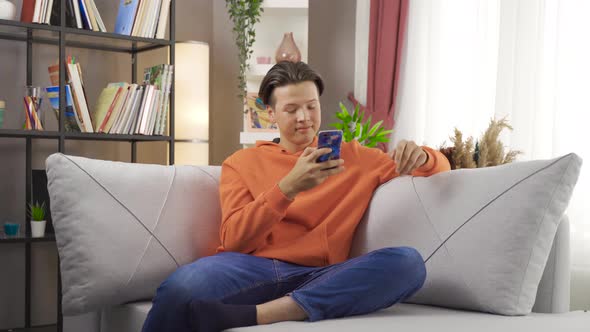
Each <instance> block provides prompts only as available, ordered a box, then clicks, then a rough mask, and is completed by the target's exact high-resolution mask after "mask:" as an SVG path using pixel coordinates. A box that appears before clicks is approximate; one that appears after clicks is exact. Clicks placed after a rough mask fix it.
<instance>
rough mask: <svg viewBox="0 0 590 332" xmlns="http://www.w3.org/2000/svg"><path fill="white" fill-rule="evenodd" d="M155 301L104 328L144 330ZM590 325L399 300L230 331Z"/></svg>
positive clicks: (578, 315)
mask: <svg viewBox="0 0 590 332" xmlns="http://www.w3.org/2000/svg"><path fill="white" fill-rule="evenodd" d="M150 308H151V303H150V302H140V303H130V304H128V305H123V306H117V307H113V308H109V309H107V310H104V311H103V313H102V323H101V332H120V331H126V332H140V331H141V327H142V325H143V321H144V320H145V318H146V316H147V313H148V312H149V309H150ZM589 325H590V313H588V312H583V311H576V312H568V313H562V314H539V313H532V314H531V315H528V316H526V317H506V316H498V315H489V314H484V313H478V312H469V311H461V310H453V309H445V308H436V307H431V306H425V305H416V304H396V305H394V306H393V307H390V308H387V309H385V310H381V311H377V312H375V313H372V314H368V315H363V316H354V317H346V318H341V319H329V320H324V321H319V322H313V323H309V322H282V323H275V324H270V325H261V326H252V327H242V328H234V329H229V330H225V331H226V332H264V331H269V332H283V331H284V332H291V331H298V332H299V331H301V332H306V331H309V332H315V331H317V332H358V331H371V332H391V331H404V332H414V331H416V332H423V331H436V332H447V331H448V332H459V331H465V332H473V331H477V332H488V331H489V332H498V331H502V332H511V331H514V332H520V331H535V332H553V331H555V330H556V326H559V327H560V330H561V331H572V332H574V331H580V332H582V331H584V332H586V331H587V329H588V326H589Z"/></svg>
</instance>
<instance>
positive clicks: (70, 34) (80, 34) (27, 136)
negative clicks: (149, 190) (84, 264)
mask: <svg viewBox="0 0 590 332" xmlns="http://www.w3.org/2000/svg"><path fill="white" fill-rule="evenodd" d="M54 1H59V2H60V25H57V26H52V25H44V24H37V23H23V22H19V21H11V20H2V19H0V39H3V40H14V41H22V42H24V43H26V84H27V85H32V82H33V72H32V71H33V70H32V67H33V51H34V48H33V46H34V45H35V44H49V45H56V46H57V47H58V48H59V53H58V54H59V68H60V71H59V86H60V91H65V88H64V87H65V85H66V72H65V70H64V68H65V58H66V48H67V47H75V48H82V49H92V50H97V51H102V52H118V53H124V54H128V55H129V57H130V66H131V82H132V83H137V74H138V72H137V56H138V55H139V54H141V53H142V52H146V51H150V50H154V49H159V48H167V49H168V52H169V59H170V61H169V64H171V65H173V64H174V57H175V42H176V39H175V2H176V1H175V0H171V1H170V13H169V22H168V24H169V38H168V39H155V38H153V39H152V38H143V37H134V36H126V35H120V34H115V33H108V32H98V31H90V30H83V29H76V28H70V27H66V26H65V22H66V20H65V17H66V6H65V4H66V1H67V0H54ZM0 52H1V51H0ZM169 102H170V106H169V107H170V111H169V120H168V135H167V136H148V135H121V134H98V133H77V132H66V131H65V117H63V116H60V117H59V121H58V130H57V131H33V130H20V129H0V139H2V138H21V139H24V140H25V143H26V152H25V160H26V170H25V174H26V175H25V177H26V179H25V193H26V194H25V196H26V200H25V202H23V204H22V208H23V209H24V210H25V211H26V208H27V202H30V201H31V199H32V172H33V170H32V158H33V148H32V141H33V140H37V139H46V140H55V141H56V142H57V150H56V152H61V153H67V151H66V149H65V141H66V140H91V141H119V142H128V143H129V144H131V162H136V161H137V143H138V142H167V143H168V163H169V164H170V165H172V164H174V74H173V78H172V87H171V89H170V100H169ZM65 108H66V103H65V93H60V94H59V110H60V112H59V114H60V115H62V114H64V113H65ZM25 216H26V212H25ZM24 225H25V227H24V234H22V235H21V236H19V237H10V238H8V237H6V236H4V235H3V234H2V235H0V245H2V244H4V243H22V244H24V246H25V301H24V302H25V308H24V311H25V319H24V323H25V325H24V326H22V327H14V328H15V329H20V328H25V329H30V328H35V326H31V244H32V243H38V242H55V234H52V233H49V234H46V235H45V236H44V237H42V238H32V237H31V230H30V224H29V220H28V218H27V217H25V222H24ZM57 271H58V276H57V280H58V284H57V290H58V292H57V293H58V294H57V318H56V324H55V325H54V326H53V328H55V330H56V331H62V330H63V316H62V312H61V276H60V271H59V258H58V267H57ZM43 327H44V328H47V326H46V325H44V326H43ZM11 330H12V329H10V330H8V331H11Z"/></svg>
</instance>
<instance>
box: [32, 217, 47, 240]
mask: <svg viewBox="0 0 590 332" xmlns="http://www.w3.org/2000/svg"><path fill="white" fill-rule="evenodd" d="M45 223H46V222H45V220H41V221H32V220H31V236H32V237H43V236H45Z"/></svg>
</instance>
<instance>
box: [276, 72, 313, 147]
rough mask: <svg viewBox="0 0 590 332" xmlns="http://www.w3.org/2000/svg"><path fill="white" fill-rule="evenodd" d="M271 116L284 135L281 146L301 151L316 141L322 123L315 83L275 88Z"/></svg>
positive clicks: (309, 82) (282, 135) (307, 82)
mask: <svg viewBox="0 0 590 332" xmlns="http://www.w3.org/2000/svg"><path fill="white" fill-rule="evenodd" d="M273 96H274V101H275V106H274V109H273V108H271V110H270V111H271V116H272V117H273V118H274V120H275V121H276V123H277V125H278V127H279V131H280V133H281V145H284V146H286V147H287V148H288V149H290V150H294V151H298V150H300V149H302V148H305V147H307V146H308V145H309V144H311V142H312V141H313V139H314V137H315V135H316V133H317V132H318V130H319V128H320V124H321V114H322V113H321V109H320V97H319V95H318V89H317V87H316V85H315V83H313V82H311V81H305V82H301V83H297V84H289V85H285V86H282V87H278V88H275V89H274V91H273Z"/></svg>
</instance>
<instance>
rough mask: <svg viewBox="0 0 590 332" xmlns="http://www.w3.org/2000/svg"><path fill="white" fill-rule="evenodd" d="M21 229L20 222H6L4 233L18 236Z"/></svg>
mask: <svg viewBox="0 0 590 332" xmlns="http://www.w3.org/2000/svg"><path fill="white" fill-rule="evenodd" d="M19 229H20V225H19V224H15V223H12V222H6V223H4V234H6V236H18V231H19Z"/></svg>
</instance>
